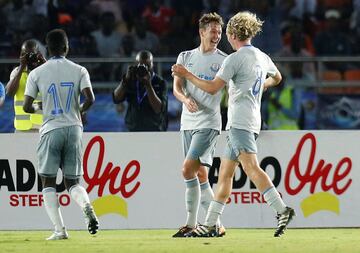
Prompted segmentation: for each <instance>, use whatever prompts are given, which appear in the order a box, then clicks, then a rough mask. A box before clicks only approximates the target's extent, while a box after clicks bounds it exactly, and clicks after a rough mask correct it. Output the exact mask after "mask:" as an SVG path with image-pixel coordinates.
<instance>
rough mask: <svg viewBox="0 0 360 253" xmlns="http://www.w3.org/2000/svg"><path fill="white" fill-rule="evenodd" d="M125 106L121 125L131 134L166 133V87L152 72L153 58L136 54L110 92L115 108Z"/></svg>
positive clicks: (145, 52) (148, 53)
mask: <svg viewBox="0 0 360 253" xmlns="http://www.w3.org/2000/svg"><path fill="white" fill-rule="evenodd" d="M125 99H126V101H127V102H128V108H127V112H126V116H125V124H126V127H127V128H128V130H129V131H131V132H146V131H166V129H167V87H166V83H165V81H164V80H163V79H162V78H161V77H160V76H158V75H157V74H156V73H155V72H154V71H153V55H152V54H151V53H150V52H149V51H140V52H139V53H138V54H137V55H136V65H133V66H129V68H128V70H127V72H126V74H125V75H123V77H122V80H121V82H120V84H119V86H118V87H116V89H115V90H114V92H113V101H114V103H115V104H118V103H122V102H124V101H125Z"/></svg>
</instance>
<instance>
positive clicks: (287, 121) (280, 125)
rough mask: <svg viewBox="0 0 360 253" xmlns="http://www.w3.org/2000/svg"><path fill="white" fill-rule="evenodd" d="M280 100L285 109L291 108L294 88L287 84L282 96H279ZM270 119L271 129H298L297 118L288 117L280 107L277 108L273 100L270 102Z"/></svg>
mask: <svg viewBox="0 0 360 253" xmlns="http://www.w3.org/2000/svg"><path fill="white" fill-rule="evenodd" d="M278 102H279V104H280V105H281V106H282V108H285V109H289V110H290V109H291V107H292V103H293V96H292V88H291V87H289V86H285V87H284V88H283V89H282V91H281V93H280V96H279V97H278ZM268 108H269V120H268V125H269V129H274V130H275V129H276V130H280V129H281V130H298V129H299V127H298V124H297V120H296V119H293V118H290V117H288V116H287V115H285V114H284V113H283V112H282V111H281V110H280V109H277V108H276V107H275V106H274V105H273V104H272V103H271V102H270V103H269V107H268Z"/></svg>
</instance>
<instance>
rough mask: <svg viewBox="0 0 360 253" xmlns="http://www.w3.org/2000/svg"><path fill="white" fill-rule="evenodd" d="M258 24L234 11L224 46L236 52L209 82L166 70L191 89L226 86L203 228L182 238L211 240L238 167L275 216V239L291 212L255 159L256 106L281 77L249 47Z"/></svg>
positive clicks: (210, 89)
mask: <svg viewBox="0 0 360 253" xmlns="http://www.w3.org/2000/svg"><path fill="white" fill-rule="evenodd" d="M262 24H263V22H262V21H260V20H259V19H258V18H257V17H256V15H255V14H252V13H250V12H239V13H237V14H236V15H235V16H233V17H232V18H231V19H230V20H229V22H228V24H227V27H226V35H227V39H228V41H229V43H230V44H231V46H232V48H233V49H234V50H236V52H234V53H232V54H230V55H229V56H227V57H226V59H225V60H224V62H223V64H222V66H221V68H220V70H219V72H218V73H217V74H216V77H215V79H214V80H211V81H207V80H202V79H200V78H198V77H196V76H195V75H193V74H192V73H191V72H190V71H188V70H187V69H186V68H185V67H184V66H182V65H179V64H176V65H174V66H173V67H172V71H173V75H176V76H179V77H184V78H186V79H187V80H189V81H191V82H192V83H193V84H195V85H196V86H197V87H199V88H201V89H202V90H204V91H206V92H209V93H210V94H215V93H217V92H218V91H219V90H220V89H222V88H223V87H224V86H225V84H226V83H227V82H229V81H230V80H232V81H233V82H229V109H228V120H229V121H228V125H227V129H228V130H229V132H228V136H227V146H226V147H225V151H224V155H223V157H222V161H221V167H220V175H219V181H218V185H217V191H216V194H215V198H214V200H213V201H212V202H211V204H210V207H209V210H208V213H207V216H206V221H205V224H204V225H201V226H198V227H197V229H195V230H194V231H192V232H190V233H188V234H187V235H185V236H192V237H212V236H217V234H218V230H217V229H216V226H215V224H216V221H217V219H218V217H219V216H220V215H221V214H222V213H223V210H224V207H225V203H226V200H227V199H228V197H229V195H230V192H231V189H232V180H233V175H234V171H235V168H236V167H237V165H238V163H241V165H242V167H243V168H244V171H245V173H246V174H247V176H248V177H249V178H250V179H251V181H252V182H254V184H255V185H256V187H257V189H258V190H259V191H260V192H261V193H262V194H263V196H264V198H265V200H266V202H267V204H268V205H269V206H270V207H272V208H273V209H274V211H275V212H276V213H277V214H278V216H277V219H278V226H277V228H276V230H275V233H274V236H275V237H278V236H281V235H282V234H283V233H284V231H285V229H286V227H287V225H288V223H289V222H290V221H291V219H292V218H293V216H295V212H294V210H293V209H292V208H290V207H287V206H286V205H285V204H284V202H283V200H282V199H281V197H280V195H279V193H278V192H277V190H276V188H275V187H274V185H273V183H272V182H271V180H270V178H269V176H268V175H267V174H266V173H265V172H264V171H263V170H262V169H261V168H260V166H259V163H258V160H257V156H256V153H257V147H256V142H255V140H256V138H257V135H258V134H259V132H260V125H261V115H260V104H261V96H262V93H263V91H264V89H266V88H269V87H272V86H276V85H278V84H279V83H280V81H281V78H282V77H281V74H280V72H279V71H278V69H277V68H276V66H275V64H274V63H273V62H272V60H271V59H270V57H269V56H267V55H266V54H265V53H263V52H262V51H260V50H259V49H258V48H256V47H254V46H252V45H251V39H252V38H253V37H254V36H255V35H256V34H257V33H258V32H259V31H261V26H262Z"/></svg>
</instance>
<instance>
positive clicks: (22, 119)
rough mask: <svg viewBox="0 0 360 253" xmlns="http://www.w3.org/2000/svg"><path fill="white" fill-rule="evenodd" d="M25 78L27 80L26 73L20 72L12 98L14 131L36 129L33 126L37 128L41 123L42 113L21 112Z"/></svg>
mask: <svg viewBox="0 0 360 253" xmlns="http://www.w3.org/2000/svg"><path fill="white" fill-rule="evenodd" d="M27 78H28V73H27V72H26V71H24V72H22V73H21V78H20V81H19V88H18V90H17V92H16V94H15V97H14V111H15V118H14V127H15V129H16V130H20V131H26V130H30V129H32V128H34V127H36V126H35V125H37V126H38V127H39V126H41V124H42V122H43V116H42V111H37V112H35V113H33V114H30V113H26V112H24V110H23V104H24V93H25V86H26V80H27ZM35 102H40V100H35Z"/></svg>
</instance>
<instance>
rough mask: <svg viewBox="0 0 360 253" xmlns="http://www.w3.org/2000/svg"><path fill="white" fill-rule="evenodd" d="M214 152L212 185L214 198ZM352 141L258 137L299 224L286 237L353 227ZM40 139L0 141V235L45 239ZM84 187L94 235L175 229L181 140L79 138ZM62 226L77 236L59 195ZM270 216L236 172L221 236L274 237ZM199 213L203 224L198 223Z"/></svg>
mask: <svg viewBox="0 0 360 253" xmlns="http://www.w3.org/2000/svg"><path fill="white" fill-rule="evenodd" d="M225 136H226V132H224V133H222V135H221V138H220V139H219V143H218V145H217V150H216V157H215V159H214V164H213V167H212V168H211V169H210V170H209V181H210V183H211V185H212V186H213V188H214V189H216V182H217V175H218V169H219V164H220V159H219V157H220V156H221V154H222V151H223V149H224V145H225V143H226V140H225V139H226V138H225ZM359 140H360V132H359V131H314V132H305V131H264V132H262V133H261V134H260V136H259V138H258V151H259V153H258V158H259V162H260V164H261V166H262V168H263V169H265V170H266V172H267V173H268V174H269V175H270V178H271V179H272V180H273V182H274V184H275V186H276V187H277V189H278V191H279V192H280V193H281V194H282V196H283V198H284V200H285V202H286V203H287V204H288V205H290V206H292V207H294V208H295V210H296V213H297V217H296V218H295V220H294V222H293V223H291V226H292V227H359V226H360V196H359V194H358V193H359V192H360V169H359V168H360V156H359V155H358V153H359V150H360V142H359ZM37 142H38V135H37V134H0V205H1V208H0V217H1V222H0V229H1V230H7V229H16V230H27V229H50V228H51V224H50V221H49V219H48V217H47V215H46V212H45V209H44V207H43V202H42V195H41V187H40V183H39V179H38V177H37V173H36V167H37V159H36V146H37ZM83 143H84V161H83V165H84V180H82V182H81V184H82V185H83V186H84V187H85V188H86V189H87V191H88V192H89V195H90V198H91V200H92V203H93V205H94V208H95V210H96V212H97V213H98V216H99V219H100V223H101V228H103V229H121V228H130V229H136V228H178V227H179V226H181V225H183V223H184V222H185V218H186V213H185V204H184V191H185V186H184V182H183V179H182V174H181V165H182V162H183V154H182V148H181V141H180V135H179V133H176V132H168V133H85V134H84V142H83ZM58 178H59V180H58V183H59V188H58V190H59V191H58V194H59V199H60V203H61V208H62V213H63V217H64V220H65V225H66V226H67V227H68V228H69V229H84V228H85V225H84V219H83V216H82V213H81V211H80V209H79V207H78V206H77V205H76V204H75V203H74V201H72V200H71V199H70V197H69V195H68V194H67V192H66V191H64V187H62V186H61V172H59V174H58ZM274 216H275V214H274V213H273V211H272V210H271V209H270V208H269V207H268V206H267V204H266V203H264V201H263V199H262V196H261V194H260V193H258V192H257V190H256V189H255V188H254V187H253V185H252V184H251V182H250V181H249V179H247V178H246V175H245V174H244V173H243V172H242V171H241V169H240V168H239V169H238V170H237V171H236V175H235V178H234V185H233V191H232V193H231V196H230V198H229V201H228V204H227V206H226V209H225V211H224V214H223V216H222V221H223V223H224V225H225V226H226V227H274V226H275V225H276V221H275V218H274ZM203 217H204V214H203V210H200V222H203Z"/></svg>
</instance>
